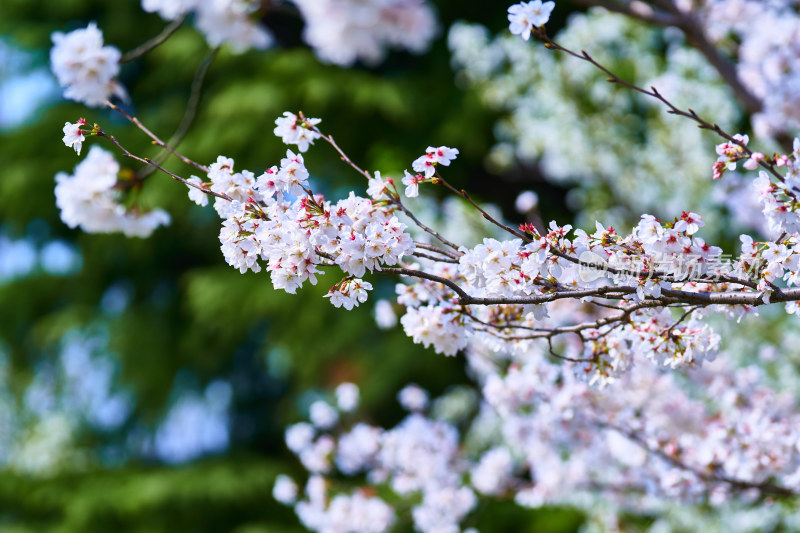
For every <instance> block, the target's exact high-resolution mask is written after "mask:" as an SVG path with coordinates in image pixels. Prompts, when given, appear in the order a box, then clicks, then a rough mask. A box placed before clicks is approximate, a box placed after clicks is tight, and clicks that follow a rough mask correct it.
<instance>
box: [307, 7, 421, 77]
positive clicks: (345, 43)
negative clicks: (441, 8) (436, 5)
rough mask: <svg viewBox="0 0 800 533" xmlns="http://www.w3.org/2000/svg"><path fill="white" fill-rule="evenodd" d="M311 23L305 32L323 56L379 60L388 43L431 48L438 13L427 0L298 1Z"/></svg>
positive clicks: (352, 60)
mask: <svg viewBox="0 0 800 533" xmlns="http://www.w3.org/2000/svg"><path fill="white" fill-rule="evenodd" d="M293 2H294V3H295V4H296V5H297V7H298V8H299V9H300V13H301V14H302V15H303V18H304V19H305V22H306V28H305V30H304V33H303V36H304V38H305V40H306V42H307V43H308V44H309V45H311V47H312V48H314V50H315V52H316V53H317V55H318V56H319V57H320V59H322V60H324V61H328V62H330V63H335V64H337V65H352V64H353V63H355V62H356V61H357V60H361V61H364V62H366V63H372V64H374V63H377V62H378V61H380V60H381V59H383V57H384V55H385V54H386V48H388V47H395V48H404V49H407V50H410V51H412V52H416V53H419V52H422V51H424V50H426V49H427V48H428V46H429V44H430V42H431V40H432V39H433V37H434V35H435V33H436V18H435V16H434V13H433V10H432V9H431V7H430V6H429V5H428V3H427V2H426V1H425V0H378V1H364V0H293Z"/></svg>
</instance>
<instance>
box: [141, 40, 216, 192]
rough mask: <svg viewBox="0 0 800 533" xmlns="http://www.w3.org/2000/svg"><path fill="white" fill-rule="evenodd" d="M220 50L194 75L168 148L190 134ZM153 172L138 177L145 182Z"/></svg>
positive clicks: (163, 157) (150, 169) (146, 170)
mask: <svg viewBox="0 0 800 533" xmlns="http://www.w3.org/2000/svg"><path fill="white" fill-rule="evenodd" d="M219 48H220V47H219V46H218V47H216V48H214V49H213V50H212V51H211V53H209V54H208V55H207V56H206V58H205V59H204V60H203V62H202V63H200V65H199V66H198V67H197V71H196V72H195V74H194V79H193V80H192V88H191V92H190V93H189V100H188V102H187V103H186V110H185V111H184V113H183V117H182V118H181V122H180V124H179V125H178V128H177V129H176V130H175V133H173V134H172V137H170V138H169V141H167V145H168V146H171V147H173V148H176V149H177V147H178V146H179V145H180V143H181V142H182V141H183V139H184V137H186V134H187V133H189V128H191V126H192V122H194V119H195V116H197V108H198V106H199V105H200V97H201V96H202V92H203V83H204V82H205V79H206V74H208V69H209V68H210V67H211V64H212V63H213V62H214V58H215V57H216V56H217V52H219ZM168 153H169V150H166V149H163V151H162V152H161V154H159V155H158V156H156V157H155V161H156V162H157V163H158V164H162V163H163V162H164V161H165V160H166V159H167V156H168ZM153 172H155V168H154V167H143V170H142V171H141V173H138V175H137V177H138V178H139V179H140V180H143V179H145V178H147V176H149V175H150V174H152V173H153Z"/></svg>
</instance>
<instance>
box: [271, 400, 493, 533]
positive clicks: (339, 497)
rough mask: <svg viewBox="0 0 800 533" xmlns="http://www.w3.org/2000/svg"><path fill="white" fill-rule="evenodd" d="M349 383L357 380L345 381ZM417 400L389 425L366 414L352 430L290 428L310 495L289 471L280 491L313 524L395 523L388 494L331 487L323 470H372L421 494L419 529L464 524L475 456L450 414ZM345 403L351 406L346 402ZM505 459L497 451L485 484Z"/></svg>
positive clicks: (426, 531)
mask: <svg viewBox="0 0 800 533" xmlns="http://www.w3.org/2000/svg"><path fill="white" fill-rule="evenodd" d="M342 386H353V385H352V384H343V385H340V386H339V388H341V387H342ZM337 392H338V389H337ZM419 394H423V395H425V394H426V393H425V392H424V391H423V390H422V389H419V388H418V387H416V386H409V387H407V388H406V389H404V390H403V391H401V393H400V395H399V396H400V397H410V396H414V395H419ZM410 403H411V404H412V405H416V406H417V407H420V409H418V410H415V412H412V413H410V414H409V415H408V416H407V417H406V418H405V419H404V420H403V421H402V422H401V423H399V424H398V425H397V426H396V427H394V428H392V429H390V430H384V429H382V428H380V427H376V426H371V425H368V424H365V423H363V422H360V423H357V424H354V425H352V427H350V428H349V429H348V430H346V431H345V430H344V428H339V427H331V426H321V425H319V424H318V423H314V424H313V425H312V424H309V423H307V422H300V423H297V424H294V425H292V426H290V427H289V428H287V430H286V444H287V446H288V447H289V449H291V450H292V451H293V452H294V453H295V454H297V456H298V457H299V458H300V461H301V462H302V463H303V465H304V466H305V467H306V469H308V471H309V473H310V474H311V476H310V477H309V480H308V482H307V484H306V489H305V498H304V499H302V500H299V501H297V499H296V496H297V493H298V490H297V488H296V485H294V482H293V481H291V480H290V479H289V478H288V477H286V476H282V477H279V478H278V480H277V482H276V484H275V488H274V491H273V495H274V496H275V497H276V499H278V500H279V501H281V502H282V503H285V504H287V505H288V504H294V505H295V511H296V512H297V515H298V516H299V518H300V520H301V522H303V524H304V525H305V526H306V527H308V528H309V529H311V530H312V531H326V532H330V533H350V532H353V533H356V532H357V533H372V532H375V533H378V532H384V531H388V530H389V529H390V528H391V526H392V525H393V524H394V522H395V520H396V518H395V513H394V510H393V509H392V507H390V506H389V505H388V504H387V503H386V502H385V501H384V500H382V499H380V498H379V497H377V496H372V497H367V496H366V495H365V493H366V491H365V490H360V489H357V490H356V491H355V492H353V493H352V494H348V493H339V494H335V495H329V491H330V489H332V488H334V487H332V481H331V480H329V479H326V478H325V477H323V476H325V475H326V474H331V473H332V472H333V470H334V467H335V468H336V469H338V470H339V471H340V472H342V473H343V474H345V475H347V476H356V475H365V476H366V477H367V479H368V480H369V482H370V484H378V483H381V484H383V483H386V484H387V485H388V486H389V487H390V488H391V490H392V491H393V492H394V493H396V494H397V495H398V496H399V497H401V498H406V499H417V498H419V503H417V504H416V505H414V507H413V509H412V510H411V515H412V520H413V522H414V527H415V529H416V530H417V531H420V532H423V533H434V532H439V531H458V524H459V523H460V522H461V521H462V520H463V519H464V517H465V516H466V515H467V514H468V513H469V512H470V511H471V510H472V509H473V508H474V507H475V505H476V503H477V499H476V495H475V492H474V491H473V490H472V489H471V488H470V487H469V485H468V483H466V482H465V475H466V474H467V471H466V470H465V467H466V466H467V465H468V464H469V463H468V462H466V461H464V457H463V456H462V453H461V451H460V449H459V432H458V430H457V429H456V428H455V427H454V426H453V425H452V424H450V423H448V422H446V421H442V420H434V419H432V418H429V417H427V416H425V415H424V414H423V413H422V412H420V411H421V410H422V406H420V405H419V404H418V402H416V403H414V402H413V401H412V402H410ZM329 408H330V409H333V407H329ZM339 409H340V410H342V411H344V409H342V406H341V405H339ZM312 422H313V414H312ZM334 432H336V433H338V435H336V434H334ZM501 460H502V459H501ZM498 463H499V461H498V459H497V458H494V457H490V458H489V459H488V460H487V461H485V462H484V464H482V465H481V468H480V470H479V471H478V474H477V475H476V476H475V477H476V479H478V480H479V481H478V484H479V485H481V486H482V487H483V488H488V489H489V490H491V488H492V487H490V485H492V484H493V475H494V470H495V469H496V468H497V467H498V466H499V467H500V468H502V467H503V465H498ZM494 485H495V486H496V485H497V483H496V481H495V482H494ZM328 500H329V503H327V502H328Z"/></svg>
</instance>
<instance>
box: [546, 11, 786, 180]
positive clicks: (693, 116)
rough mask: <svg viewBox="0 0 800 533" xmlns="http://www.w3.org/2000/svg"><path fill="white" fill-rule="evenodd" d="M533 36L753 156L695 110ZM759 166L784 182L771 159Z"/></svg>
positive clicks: (583, 55) (583, 53)
mask: <svg viewBox="0 0 800 533" xmlns="http://www.w3.org/2000/svg"><path fill="white" fill-rule="evenodd" d="M533 35H535V36H536V37H537V38H538V39H541V40H542V41H544V45H545V47H546V48H549V49H550V50H555V51H558V52H564V53H565V54H568V55H570V56H572V57H575V58H578V59H580V60H582V61H586V62H587V63H590V64H591V65H593V66H594V67H596V68H597V69H599V70H601V71H602V72H603V73H605V74H606V75H608V79H607V80H606V81H608V82H609V83H617V84H619V85H622V86H623V87H627V88H628V89H631V90H632V91H636V92H639V93H642V94H644V95H646V96H649V97H651V98H655V99H656V100H658V101H659V102H661V103H662V104H664V105H665V106H666V107H667V113H670V114H672V115H678V116H681V117H685V118H688V119H689V120H692V121H694V122H695V123H697V126H698V127H699V128H701V129H704V130H709V131H713V132H714V133H716V134H717V135H719V136H720V137H722V138H723V139H725V140H726V141H728V142H730V143H733V144H735V145H737V146H739V147H741V148H742V150H743V151H744V152H745V153H746V154H747V155H748V156H751V155H753V151H752V150H750V149H749V148H748V147H747V145H746V144H745V143H744V142H742V141H741V140H739V139H736V138H735V137H734V136H733V135H732V134H730V133H728V132H727V131H725V130H724V129H722V128H721V127H720V126H719V125H718V124H716V123H711V122H708V121H707V120H704V119H703V118H701V117H700V116H699V115H698V114H697V113H696V112H695V111H694V110H693V109H691V108H689V109H685V110H684V109H681V108H679V107H678V106H676V105H675V104H673V103H672V102H670V101H669V100H667V98H665V97H664V96H663V95H662V94H661V93H660V92H658V89H656V88H655V87H650V89H644V88H642V87H639V86H638V85H635V84H633V83H631V82H629V81H626V80H623V79H622V78H620V77H619V76H617V75H616V74H614V73H613V72H611V71H610V70H609V69H608V68H606V67H605V66H603V65H602V64H600V63H599V62H597V61H596V60H595V59H594V58H593V57H592V56H591V55H589V53H588V52H586V51H585V50H581V51H580V53H578V52H575V51H573V50H570V49H569V48H565V47H563V46H561V45H560V44H558V43H557V42H555V41H553V40H552V39H551V38H550V37H548V36H547V33H546V31H545V28H544V27H543V26H542V27H539V28H536V29H535V30H534V32H533ZM758 164H759V165H760V166H761V167H763V168H764V169H765V170H767V171H768V172H769V173H770V174H772V175H773V177H775V178H777V179H778V180H779V181H784V177H783V175H782V174H781V173H780V172H778V169H777V167H776V166H775V162H774V161H773V160H772V159H771V158H769V157H766V158H764V159H762V160H760V161H759V163H758Z"/></svg>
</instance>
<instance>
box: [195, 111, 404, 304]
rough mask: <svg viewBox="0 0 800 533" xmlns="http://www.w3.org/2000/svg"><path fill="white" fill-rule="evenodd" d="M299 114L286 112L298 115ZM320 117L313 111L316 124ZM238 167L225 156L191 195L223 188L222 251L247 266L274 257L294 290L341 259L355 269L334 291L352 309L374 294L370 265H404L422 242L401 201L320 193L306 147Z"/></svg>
mask: <svg viewBox="0 0 800 533" xmlns="http://www.w3.org/2000/svg"><path fill="white" fill-rule="evenodd" d="M292 116H293V115H292V114H290V113H286V114H285V117H287V118H288V119H290V120H294V119H293V118H291V117H292ZM318 122H319V121H318V120H317V119H309V123H311V124H316V123H318ZM276 123H277V125H278V127H277V128H276V133H277V134H278V135H281V136H282V137H283V138H284V140H285V141H286V142H290V143H295V144H300V143H301V141H299V140H298V139H297V138H295V137H293V136H292V135H293V133H289V134H287V133H286V131H285V130H286V129H287V126H286V122H285V119H284V118H278V119H277V121H276ZM288 130H289V131H290V132H293V131H294V130H292V129H291V127H288ZM304 131H305V130H304ZM287 135H288V137H287ZM305 142H307V141H305ZM300 147H301V148H304V147H306V148H307V146H302V145H301V146H300ZM233 167H234V162H233V160H232V159H230V158H227V157H223V156H220V157H219V158H218V159H217V161H216V162H214V163H213V164H211V165H210V166H209V167H208V179H209V180H210V181H209V182H202V181H201V180H200V178H197V177H192V180H191V183H192V184H193V185H194V187H190V189H189V195H190V198H192V199H193V200H194V201H196V202H198V203H199V204H201V205H205V203H206V202H207V198H206V196H205V193H203V192H202V190H206V191H210V192H213V193H215V194H217V197H216V198H215V201H214V208H215V209H216V211H217V213H218V214H219V215H220V217H221V218H223V219H224V220H223V223H222V229H221V230H220V236H219V238H220V242H221V245H222V253H223V255H224V257H225V259H226V261H227V262H228V264H229V265H231V266H233V267H234V268H237V269H238V270H239V271H240V272H242V273H244V272H247V271H248V270H252V271H253V272H259V271H260V270H261V262H262V261H263V262H266V268H267V270H268V271H269V272H270V277H271V279H272V284H273V286H274V287H275V288H277V289H283V290H285V291H286V292H289V293H292V294H294V293H295V291H296V290H297V289H298V288H300V287H301V286H302V285H303V283H305V282H306V281H310V282H311V283H312V284H316V282H317V278H316V275H317V274H321V273H322V271H321V270H320V269H319V267H321V266H325V265H335V266H337V267H339V268H340V269H341V270H342V272H344V273H345V274H346V276H347V277H346V278H345V279H343V280H342V281H341V282H340V283H337V284H335V285H334V287H333V288H332V289H331V291H330V293H329V294H328V297H329V298H330V301H331V303H332V304H333V305H335V306H336V307H340V306H343V307H345V308H346V309H352V308H353V307H354V306H358V305H359V304H360V303H363V302H364V301H366V298H367V292H366V291H368V290H371V289H372V285H371V284H370V283H369V282H366V281H363V280H361V279H360V278H361V277H362V276H364V274H365V273H366V272H367V271H369V272H373V271H376V270H377V271H379V270H381V267H382V266H392V265H397V264H398V262H399V261H400V260H401V258H402V257H403V256H404V255H408V254H410V253H411V252H413V250H414V242H413V240H412V239H411V236H410V235H409V234H408V233H407V232H406V231H405V229H406V226H405V224H403V223H402V222H400V220H399V219H398V218H397V217H396V216H395V215H394V213H393V210H394V208H393V207H391V206H385V205H378V204H377V203H374V202H373V201H372V200H370V199H367V198H361V197H357V196H355V195H354V194H353V193H351V194H350V196H349V197H348V198H346V199H343V200H340V201H338V202H336V203H331V202H329V201H326V200H325V199H324V198H323V197H322V196H321V195H315V194H313V193H312V191H311V190H310V188H309V182H308V179H309V172H308V169H307V168H306V166H305V161H304V159H303V156H302V155H300V154H295V153H294V152H292V151H291V150H288V151H287V152H286V157H285V158H284V159H282V160H281V162H280V166H273V167H271V168H269V169H267V170H266V171H265V172H264V173H262V174H261V175H260V176H257V177H256V176H255V174H253V173H252V172H250V171H247V170H243V171H241V172H235V171H234V168H233Z"/></svg>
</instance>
